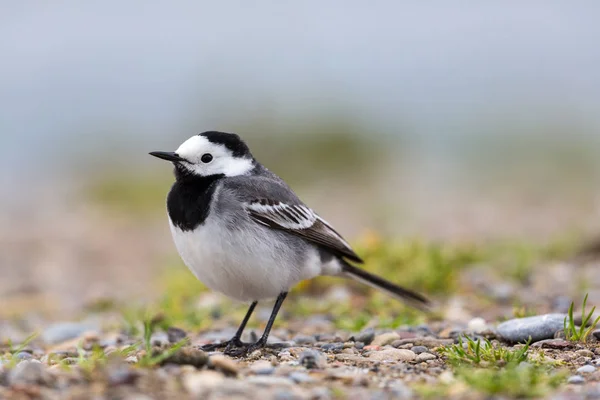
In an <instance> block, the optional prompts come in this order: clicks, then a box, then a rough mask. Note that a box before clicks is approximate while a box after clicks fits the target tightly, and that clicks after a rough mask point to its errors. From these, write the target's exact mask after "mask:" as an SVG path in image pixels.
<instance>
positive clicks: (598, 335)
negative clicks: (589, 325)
mask: <svg viewBox="0 0 600 400" xmlns="http://www.w3.org/2000/svg"><path fill="white" fill-rule="evenodd" d="M592 335H594V337H595V338H596V339H597V340H600V329H596V330H595V331H594V332H592Z"/></svg>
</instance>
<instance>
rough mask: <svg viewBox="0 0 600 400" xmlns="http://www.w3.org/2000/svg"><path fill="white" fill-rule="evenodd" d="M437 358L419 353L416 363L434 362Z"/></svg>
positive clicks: (429, 354)
mask: <svg viewBox="0 0 600 400" xmlns="http://www.w3.org/2000/svg"><path fill="white" fill-rule="evenodd" d="M436 358H437V357H436V356H435V355H434V354H431V353H421V354H419V355H418V356H417V361H421V362H422V361H429V360H435V359H436Z"/></svg>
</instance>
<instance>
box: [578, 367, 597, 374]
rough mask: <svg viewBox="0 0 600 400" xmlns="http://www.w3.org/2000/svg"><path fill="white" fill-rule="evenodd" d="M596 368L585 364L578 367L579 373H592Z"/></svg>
mask: <svg viewBox="0 0 600 400" xmlns="http://www.w3.org/2000/svg"><path fill="white" fill-rule="evenodd" d="M595 370H596V367H594V366H593V365H584V366H583V367H579V368H578V369H577V373H578V374H591V373H592V372H594V371H595Z"/></svg>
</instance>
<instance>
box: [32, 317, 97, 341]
mask: <svg viewBox="0 0 600 400" xmlns="http://www.w3.org/2000/svg"><path fill="white" fill-rule="evenodd" d="M95 329H96V327H95V326H93V325H92V324H87V323H80V322H61V323H57V324H53V325H50V326H49V327H48V328H46V329H45V330H44V332H42V340H43V341H44V342H45V343H46V344H57V343H62V342H65V341H67V340H70V339H75V338H78V337H79V336H81V335H82V334H83V333H84V332H86V331H92V330H95Z"/></svg>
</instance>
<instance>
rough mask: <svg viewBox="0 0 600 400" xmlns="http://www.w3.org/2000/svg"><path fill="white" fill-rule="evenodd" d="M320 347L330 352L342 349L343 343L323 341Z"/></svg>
mask: <svg viewBox="0 0 600 400" xmlns="http://www.w3.org/2000/svg"><path fill="white" fill-rule="evenodd" d="M321 349H322V350H323V351H331V352H334V353H335V352H338V351H342V350H344V343H340V342H337V343H325V344H323V345H321Z"/></svg>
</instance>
